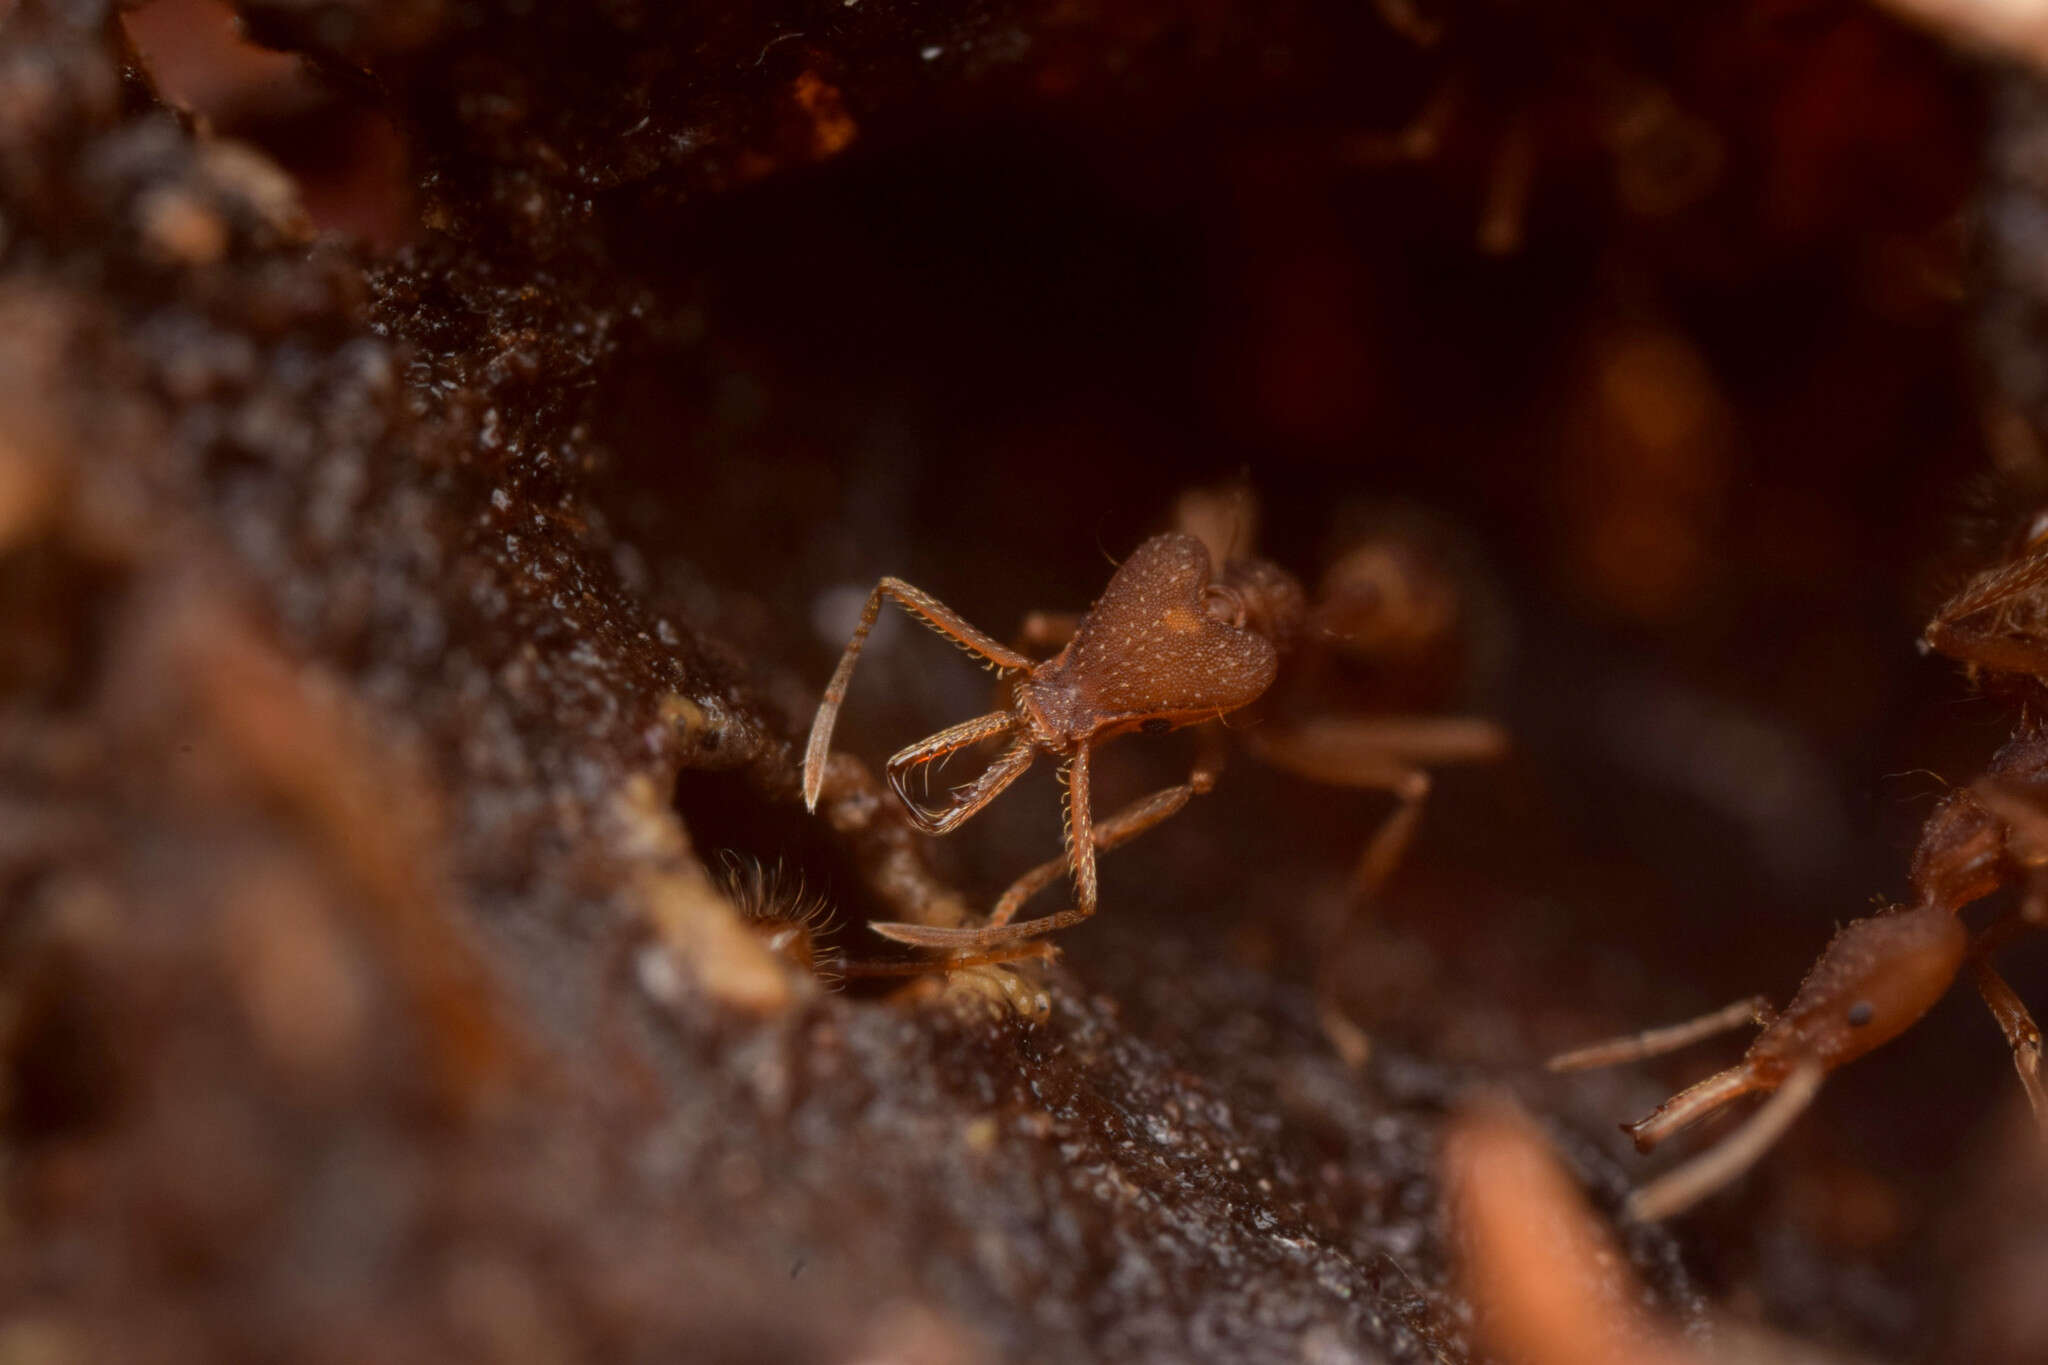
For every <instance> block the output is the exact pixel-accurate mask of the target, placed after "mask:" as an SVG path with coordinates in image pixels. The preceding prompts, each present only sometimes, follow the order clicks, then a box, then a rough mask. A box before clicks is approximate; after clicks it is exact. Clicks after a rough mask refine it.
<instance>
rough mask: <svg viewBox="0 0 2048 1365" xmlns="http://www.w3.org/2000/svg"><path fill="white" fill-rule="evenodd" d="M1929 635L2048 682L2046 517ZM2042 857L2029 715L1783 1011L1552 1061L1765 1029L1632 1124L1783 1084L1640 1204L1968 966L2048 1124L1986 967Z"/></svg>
mask: <svg viewBox="0 0 2048 1365" xmlns="http://www.w3.org/2000/svg"><path fill="white" fill-rule="evenodd" d="M1921 644H1922V648H1923V649H1929V650H1937V651H1939V652H1941V653H1943V654H1947V655H1949V656H1950V657H1952V658H1955V659H1958V660H1960V661H1962V662H1963V663H1965V664H1966V665H1968V666H1969V667H1970V669H1971V670H1972V672H1978V671H1982V672H1988V673H1991V674H1996V675H2000V677H2001V680H2002V681H2004V682H2005V683H2007V684H2009V685H2012V686H2017V687H2020V688H2022V689H2029V688H2038V687H2039V686H2040V685H2041V684H2043V683H2044V682H2048V516H2044V517H2041V518H2036V520H2035V524H2034V527H2032V528H2030V531H2029V535H2028V537H2027V539H2026V541H2025V542H2024V544H2022V545H2021V546H2020V547H2018V549H2017V552H2016V553H2014V554H2012V555H2011V556H2009V557H2008V558H2007V559H2006V560H2005V561H2004V562H2002V563H2000V564H1998V565H1997V566H1995V567H1993V568H1992V569H1989V570H1987V571H1985V572H1984V573H1981V574H1979V575H1978V576H1977V577H1976V578H1975V579H1973V580H1972V581H1971V582H1970V583H1969V584H1968V585H1966V586H1965V587H1964V588H1963V589H1962V590H1961V591H1960V592H1958V593H1957V594H1956V595H1955V596H1953V597H1951V598H1950V599H1949V600H1948V601H1947V602H1946V603H1944V604H1943V605H1942V607H1941V609H1940V610H1939V611H1938V612H1936V614H1935V616H1934V619H1933V621H1932V622H1931V623H1930V624H1929V625H1928V627H1927V629H1926V632H1925V633H1924V635H1923V636H1922V639H1921ZM2033 700H2036V701H2037V700H2038V699H2033ZM2044 867H2048V728H2044V727H2043V726H2042V725H2041V724H2039V723H2038V722H2037V721H2035V720H2033V719H2031V718H2028V717H2026V716H2025V714H2024V713H2023V718H2022V721H2021V726H2020V729H2019V732H2018V733H2017V734H2016V735H2015V736H2014V737H2013V738H2012V740H2011V741H2010V742H2009V743H2007V745H2006V746H2005V747H2004V748H2003V749H2002V750H2000V751H1999V753H1998V754H1997V755H1996V756H1995V757H1994V758H1993V759H1992V762H1991V765H1990V768H1989V769H1988V770H1987V771H1986V772H1985V774H1984V776H1983V777H1981V778H1979V779H1978V780H1977V781H1976V782H1974V783H1972V784H1970V785H1969V786H1967V787H1964V788H1962V789H1960V790H1957V791H1955V792H1952V793H1951V794H1950V795H1949V796H1947V797H1946V798H1944V799H1943V801H1942V802H1941V804H1940V805H1939V806H1937V807H1936V808H1935V810H1934V813H1933V814H1932V815H1931V816H1929V817H1928V820H1927V823H1926V824H1925V826H1923V828H1922V830H1921V834H1920V842H1919V845H1918V847H1917V848H1916V849H1915V850H1914V854H1913V862H1912V868H1911V874H1910V882H1911V887H1912V891H1913V899H1912V900H1911V902H1909V903H1908V904H1906V905H1903V906H1895V907H1893V908H1891V909H1889V910H1885V911H1882V912H1880V913H1879V914H1876V915H1873V916H1870V917H1869V918H1866V919H1860V920H1855V921H1852V922H1851V923H1849V924H1847V925H1844V926H1843V927H1842V928H1841V929H1839V930H1837V931H1836V933H1835V936H1834V938H1833V939H1832V940H1830V941H1829V943H1828V945H1827V947H1826V948H1825V949H1823V950H1822V952H1821V955H1820V957H1819V959H1817V960H1816V961H1815V962H1814V964H1813V966H1812V967H1811V968H1809V969H1808V971H1807V974H1806V979H1805V980H1804V981H1803V982H1801V983H1800V986H1799V990H1798V992H1797V993H1796V994H1795V995H1794V996H1793V997H1792V1002H1791V1004H1789V1005H1787V1006H1786V1007H1785V1010H1784V1011H1783V1012H1782V1013H1779V1014H1776V1015H1773V1014H1772V1012H1771V1010H1770V1008H1769V1006H1768V1005H1767V1004H1766V1003H1765V1002H1764V1001H1763V1000H1762V999H1761V998H1758V999H1753V1000H1745V1001H1738V1002H1737V1003H1736V1004H1734V1005H1730V1006H1728V1007H1727V1008H1725V1009H1722V1010H1719V1011H1716V1012H1715V1013H1713V1014H1709V1015H1705V1016H1702V1017H1701V1018H1699V1019H1696V1020H1692V1021H1690V1022H1688V1023H1684V1024H1677V1025H1673V1026H1671V1027H1668V1028H1661V1029H1652V1030H1649V1031H1647V1032H1644V1033H1639V1034H1636V1035H1634V1036H1632V1037H1628V1038H1623V1039H1618V1040H1615V1041H1613V1042H1609V1043H1603V1044H1598V1045H1596V1046H1593V1047H1589V1048H1583V1049H1580V1050H1579V1051H1576V1052H1572V1053H1568V1054H1566V1055H1564V1056H1562V1057H1557V1058H1554V1059H1552V1061H1551V1063H1550V1066H1551V1069H1552V1070H1556V1071H1570V1070H1578V1069H1581V1068H1585V1067H1594V1066H1605V1065H1609V1064H1612V1063H1615V1062H1623V1061H1632V1060H1637V1059H1640V1058H1644V1057H1652V1056H1656V1055H1659V1054H1661V1053H1664V1052H1668V1051H1671V1050H1673V1049H1675V1048H1679V1047H1683V1046H1686V1045H1687V1044H1690V1043H1692V1042H1695V1041H1697V1040H1699V1039H1701V1038H1706V1037H1709V1036H1712V1035H1713V1034H1715V1033H1719V1032H1722V1031H1724V1030H1726V1029H1730V1028H1737V1027H1740V1026H1741V1025H1743V1024H1744V1023H1748V1022H1752V1021H1753V1022H1755V1023H1758V1024H1760V1025H1762V1026H1763V1031H1762V1032H1761V1033H1759V1034H1758V1035H1757V1037H1756V1040H1755V1041H1754V1042H1752V1043H1751V1044H1750V1047H1749V1050H1748V1051H1747V1052H1746V1053H1744V1054H1743V1058H1742V1060H1741V1061H1740V1062H1738V1063H1737V1064H1736V1065H1734V1066H1732V1067H1730V1068H1728V1069H1727V1070H1726V1071H1722V1072H1720V1073H1718V1074H1716V1075H1714V1076H1710V1077H1708V1078H1707V1079H1706V1080H1704V1081H1701V1082H1699V1083H1698V1084H1696V1085H1694V1086H1692V1087H1691V1088H1690V1089H1687V1090H1685V1091H1682V1092H1681V1093H1679V1094H1677V1095H1675V1096H1673V1097H1672V1098H1671V1099H1668V1100H1666V1101H1665V1102H1664V1103H1663V1104H1661V1105H1659V1106H1658V1107H1657V1108H1656V1109H1655V1110H1653V1111H1652V1112H1651V1113H1650V1114H1649V1115H1647V1116H1646V1117H1644V1118H1642V1119H1640V1120H1638V1121H1637V1122H1635V1123H1632V1124H1625V1125H1623V1131H1625V1132H1627V1133H1628V1134H1629V1135H1630V1136H1631V1137H1632V1138H1634V1139H1635V1144H1636V1147H1637V1149H1638V1150H1640V1151H1644V1152H1647V1151H1649V1150H1651V1149H1652V1148H1653V1147H1655V1146H1656V1145H1657V1144H1658V1143H1660V1142H1662V1141H1663V1140H1664V1139H1666V1138H1668V1137H1670V1136H1671V1135H1672V1134H1673V1133H1676V1132H1678V1131H1680V1130H1681V1129H1683V1128H1686V1127H1688V1126H1690V1125H1691V1124H1693V1123H1696V1122H1698V1121H1699V1120H1701V1119H1703V1118H1706V1117H1707V1116H1708V1115H1710V1114H1713V1113H1716V1112H1718V1111H1719V1110H1720V1109H1722V1108H1723V1107H1724V1106H1726V1105H1728V1104H1729V1103H1731V1102H1732V1101H1734V1100H1736V1099H1739V1098H1740V1097H1742V1096H1744V1095H1747V1094H1751V1093H1755V1092H1767V1093H1769V1092H1775V1093H1772V1097H1771V1099H1770V1100H1769V1101H1768V1102H1767V1103H1766V1104H1765V1105H1764V1106H1763V1107H1762V1108H1761V1109H1759V1110H1758V1111H1757V1113H1756V1114H1755V1115H1754V1116H1753V1117H1752V1118H1751V1119H1750V1121H1749V1122H1748V1123H1747V1124H1745V1125H1744V1126H1743V1127H1742V1128H1741V1129H1739V1130H1738V1131H1737V1132H1736V1133H1734V1134H1733V1135H1732V1136H1730V1137H1729V1138H1728V1139H1727V1140H1726V1141H1724V1142H1723V1143H1722V1144H1721V1145H1720V1146H1718V1147H1716V1148H1714V1149H1712V1150H1710V1151H1709V1152H1707V1153H1705V1154H1704V1155H1702V1156H1700V1157H1698V1158H1695V1159H1694V1160H1693V1161H1692V1162H1691V1163H1689V1164H1687V1165H1685V1166H1682V1167H1680V1168H1678V1169H1677V1170H1675V1171H1673V1172H1671V1173H1670V1174H1668V1175H1666V1176H1664V1177H1662V1178H1661V1179H1659V1180H1656V1181H1653V1182H1652V1183H1651V1184H1649V1185H1646V1186H1644V1187H1643V1188H1642V1189H1640V1190H1638V1191H1636V1193H1635V1195H1634V1196H1633V1197H1632V1198H1631V1200H1630V1205H1629V1207H1630V1212H1631V1213H1633V1214H1634V1215H1635V1216H1637V1217H1639V1218H1646V1219H1654V1218H1662V1217H1666V1216H1669V1215H1671V1214H1674V1213H1677V1212H1680V1211H1681V1210H1683V1209H1685V1208H1687V1207H1689V1206H1690V1205H1692V1204H1693V1203H1695V1202H1696V1201H1698V1200H1699V1199H1701V1198H1702V1197H1704V1196H1706V1195H1707V1194H1710V1193H1712V1192H1713V1191H1714V1190H1716V1189H1719V1188H1720V1187H1721V1186H1723V1185H1725V1184H1727V1183H1728V1182H1729V1181H1730V1180H1732V1179H1734V1178H1735V1177H1736V1176H1738V1175H1740V1174H1741V1173H1742V1172H1743V1171H1744V1170H1745V1169H1747V1168H1748V1167H1749V1166H1750V1165H1751V1164H1752V1163H1753V1162H1755V1161H1756V1160H1757V1158H1758V1157H1760V1156H1761V1155H1762V1154H1763V1153H1764V1151H1765V1150H1767V1149H1768V1148H1769V1147H1770V1145H1771V1144H1772V1143H1773V1142H1774V1141H1776V1140H1777V1138H1778V1136H1779V1135H1780V1134H1781V1133H1783V1132H1784V1130H1785V1129H1786V1128H1787V1127H1788V1126H1789V1125H1790V1124H1791V1122H1792V1121H1793V1119H1794V1118H1796V1117H1797V1116H1798V1114H1799V1112H1800V1111H1801V1110H1802V1109H1804V1108H1805V1107H1806V1105H1807V1104H1808V1103H1809V1102H1811V1100H1812V1099H1813V1096H1814V1095H1815V1093H1816V1092H1817V1091H1818V1090H1819V1088H1820V1083H1821V1081H1822V1079H1823V1078H1824V1077H1825V1076H1826V1075H1827V1073H1828V1072H1830V1071H1832V1070H1834V1069H1835V1068H1836V1067H1838V1066H1842V1065H1844V1064H1846V1063H1848V1062H1852V1061H1855V1060H1856V1059H1857V1058H1859V1057H1861V1056H1863V1055H1864V1054H1865V1053H1867V1052H1869V1051H1871V1050H1872V1049H1874V1048H1876V1047H1878V1046H1879V1045H1881V1044H1883V1043H1886V1042H1889V1041H1890V1040H1891V1039H1893V1038H1896V1037H1897V1036H1898V1035H1899V1034H1901V1033H1903V1032H1904V1031H1905V1030H1906V1029H1908V1028H1910V1027H1912V1025H1913V1024H1915V1023H1916V1022H1918V1021H1919V1019H1920V1017H1921V1016H1922V1015H1923V1014H1925V1013H1926V1012H1927V1011H1928V1010H1929V1009H1930V1008H1932V1007H1933V1005H1934V1003H1935V1001H1937V1000H1939V999H1940V998H1941V997H1942V996H1943V995H1944V994H1946V993H1947V991H1948V988H1949V986H1950V985H1951V984H1952V983H1953V982H1954V980H1955V978H1956V975H1957V974H1958V973H1959V972H1960V971H1961V970H1962V969H1963V968H1964V967H1965V966H1967V967H1968V968H1969V970H1970V975H1971V979H1972V982H1973V983H1974V984H1975V985H1976V987H1977V991H1978V993H1979V994H1980V995H1981V996H1982V997H1983V999H1984V1003H1985V1004H1986V1006H1988V1007H1989V1008H1990V1010H1991V1014H1992V1017H1993V1018H1994V1019H1995V1020H1996V1021H1997V1022H1998V1026H1999V1028H2000V1030H2001V1031H2002V1032H2003V1033H2004V1034H2005V1038H2006V1042H2007V1044H2008V1046H2010V1048H2011V1049H2012V1054H2013V1063H2014V1066H2015V1067H2016V1068H2017V1069H2018V1071H2019V1076H2020V1082H2021V1084H2022V1086H2024V1087H2025V1090H2026V1094H2027V1099H2028V1102H2029V1104H2030V1105H2031V1106H2032V1108H2033V1111H2034V1116H2035V1118H2036V1120H2037V1121H2038V1122H2040V1123H2041V1124H2042V1125H2043V1127H2044V1128H2048V1090H2044V1088H2043V1085H2042V1082H2041V1077H2040V1065H2041V1034H2040V1030H2039V1028H2038V1027H2036V1025H2035V1023H2034V1020H2033V1017H2032V1015H2030V1014H2029V1013H2028V1011H2027V1007H2026V1005H2025V1004H2024V1003H2023V1002H2022V1001H2021V1000H2020V998H2019V996H2018V995H2017V994H2016V993H2015V992H2014V991H2013V989H2012V987H2011V986H2009V985H2007V984H2006V982H2005V979H2004V978H2003V977H2001V976H2000V975H1999V974H1998V972H1997V971H1996V969H1994V968H1993V967H1992V965H1991V961H1990V959H1991V956H1992V954H1994V953H1995V952H1996V951H1997V950H1998V949H1999V948H2001V947H2003V946H2004V945H2005V944H2007V943H2009V942H2011V941H2012V939H2013V938H2015V937H2016V936H2018V935H2020V934H2022V933H2025V932H2026V931H2028V930H2030V929H2037V928H2040V927H2042V926H2043V925H2044V924H2048V881H2044V880H2043V877H2042V869H2043V868H2044ZM2011 886H2017V887H2020V888H2021V898H2020V901H2019V904H2018V906H2017V908H2015V909H2013V910H2011V911H2009V912H2007V913H2006V914H2004V915H2001V916H2000V917H1999V918H1997V919H1996V920H1994V921H1993V922H1992V923H1991V924H1990V925H1989V926H1988V927H1987V928H1985V929H1984V930H1982V931H1981V932H1979V933H1977V934H1976V935H1975V936H1974V937H1973V936H1972V935H1971V934H1970V932H1969V931H1968V930H1967V929H1966V928H1965V927H1964V925H1963V924H1962V922H1961V920H1960V919H1959V918H1958V914H1959V912H1960V911H1961V910H1962V909H1963V908H1964V907H1965V906H1968V905H1970V904H1971V903H1973V902H1975V901H1977V900H1980V899H1982V898H1983V897H1985V896H1988V895H1990V894H1991V893H1993V892H1995V891H1999V890H2002V889H2004V888H2006V887H2011Z"/></svg>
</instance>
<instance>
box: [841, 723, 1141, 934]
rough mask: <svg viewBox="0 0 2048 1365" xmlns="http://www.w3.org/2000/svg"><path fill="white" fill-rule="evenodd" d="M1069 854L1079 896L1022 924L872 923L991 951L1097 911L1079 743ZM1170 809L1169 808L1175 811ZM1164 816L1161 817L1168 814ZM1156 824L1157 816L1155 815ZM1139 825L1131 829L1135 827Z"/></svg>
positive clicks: (1071, 772) (880, 929) (884, 930)
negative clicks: (943, 926) (1067, 906)
mask: <svg viewBox="0 0 2048 1365" xmlns="http://www.w3.org/2000/svg"><path fill="white" fill-rule="evenodd" d="M1066 778H1067V857H1066V860H1065V861H1066V864H1067V865H1068V866H1070V867H1071V868H1072V869H1073V874H1074V900H1075V904H1074V906H1073V907H1072V908H1071V909H1067V910H1061V911H1058V912H1056V913H1054V914H1050V915H1042V916H1040V917H1039V918H1037V919H1031V920H1025V921H1024V922H1023V923H1022V924H984V925H980V926H978V927H974V928H962V929H941V928H937V927H935V926H933V925H928V924H899V923H896V922H894V921H878V922H875V923H871V924H869V925H868V928H870V929H872V930H874V931H875V932H876V933H878V934H880V935H881V936H882V937H883V938H889V939H894V940H896V942H898V943H908V944H911V945H913V946H914V947H919V948H948V949H955V950H960V949H965V950H968V951H986V950H988V949H990V948H994V947H997V946H999V945H1001V944H1006V943H1018V942H1021V941H1022V940H1024V939H1027V938H1037V937H1038V936H1039V935H1041V934H1049V933H1052V932H1053V931H1055V930H1058V929H1065V928H1069V927H1071V926H1072V925H1076V924H1079V923H1080V922H1081V921H1082V920H1085V919H1087V918H1088V917H1089V916H1090V915H1093V914H1094V913H1095V905H1096V897H1097V894H1098V890H1099V888H1098V885H1097V881H1096V876H1095V846H1096V845H1095V825H1094V821H1093V819H1092V818H1091V816H1090V812H1089V803H1088V746H1087V745H1086V744H1081V745H1078V746H1076V747H1075V749H1074V757H1073V758H1072V759H1071V760H1070V761H1069V762H1068V765H1067V772H1066ZM1170 813H1171V812H1169V814H1170ZM1164 818H1165V817H1164V816H1161V817H1159V819H1164ZM1153 823H1154V824H1157V823H1158V820H1154V821H1153ZM1136 832H1137V831H1135V830H1134V831H1132V833H1136ZM1035 871H1036V870H1035V869H1034V871H1033V872H1031V873H1026V874H1025V876H1026V877H1027V878H1029V877H1031V876H1033V875H1035Z"/></svg>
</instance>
